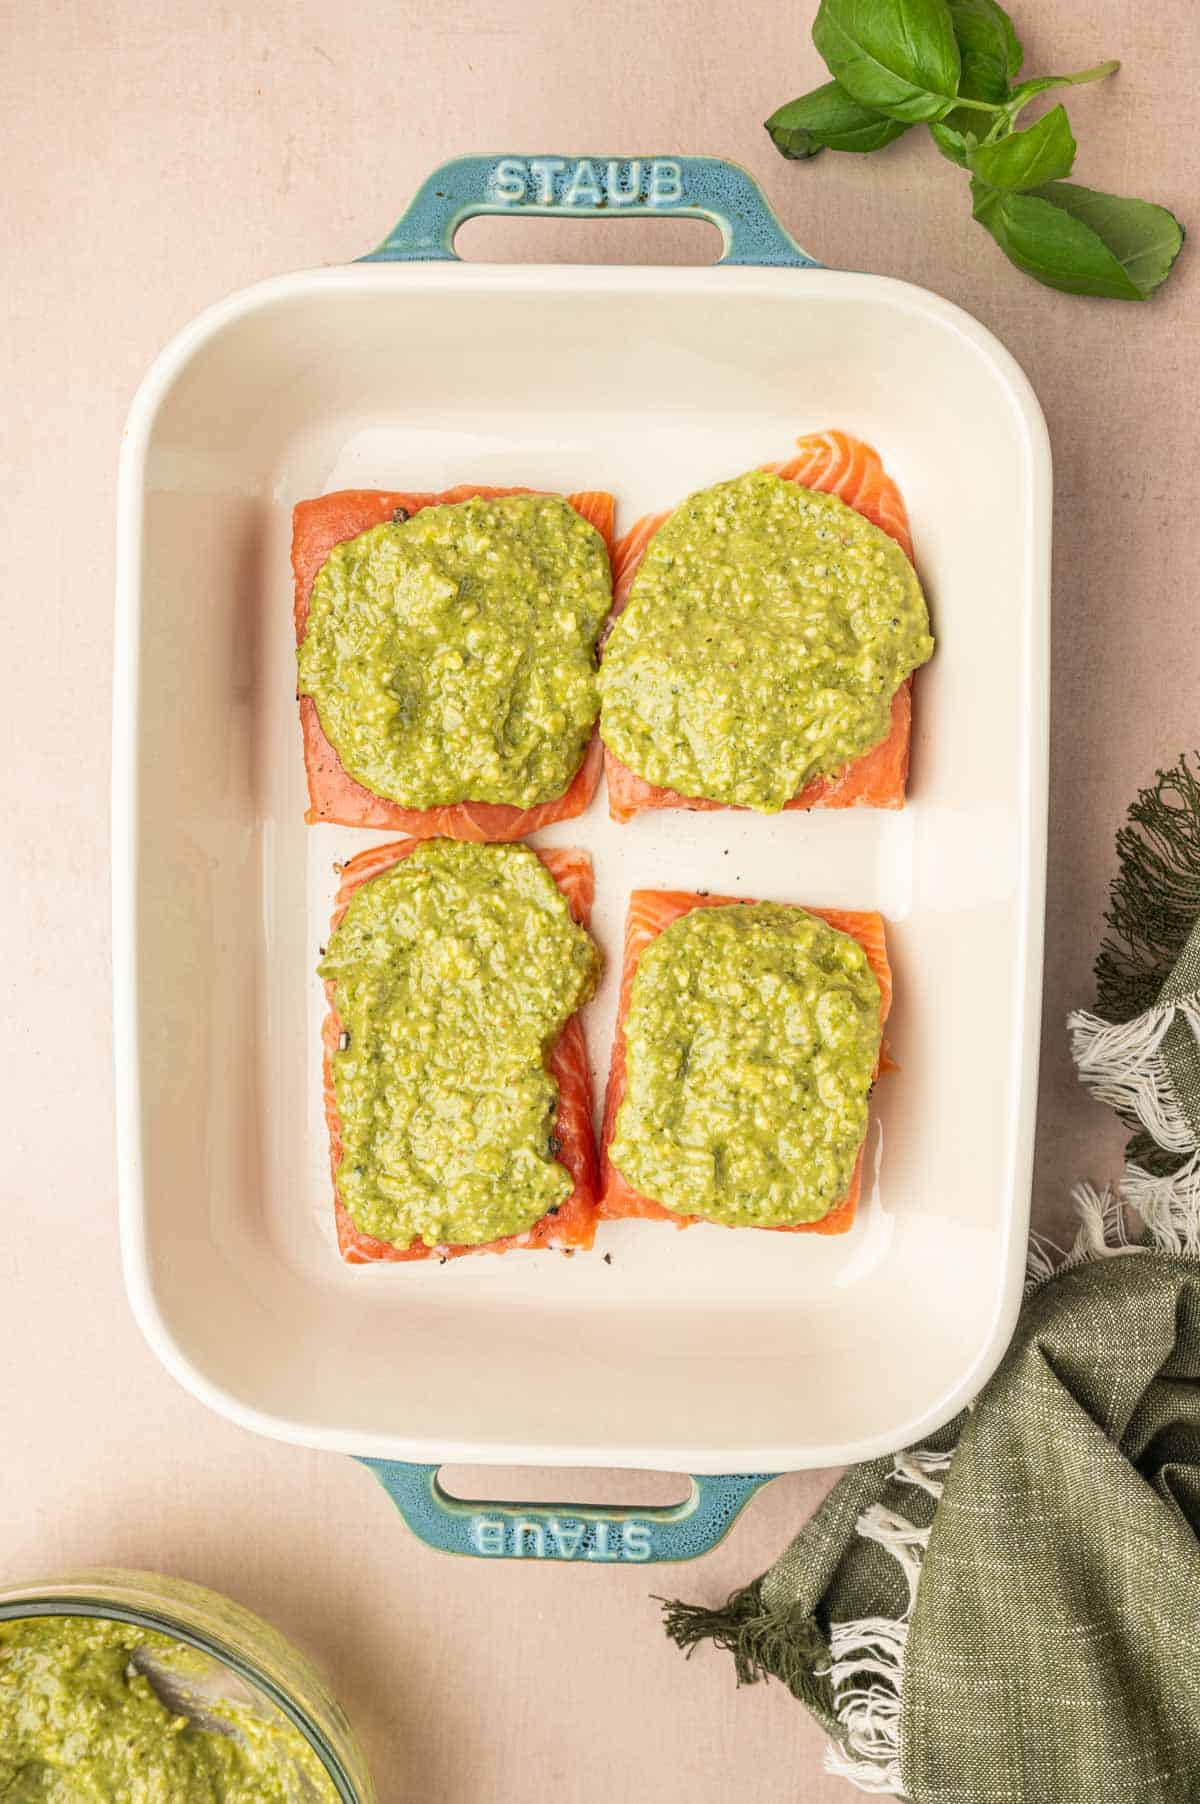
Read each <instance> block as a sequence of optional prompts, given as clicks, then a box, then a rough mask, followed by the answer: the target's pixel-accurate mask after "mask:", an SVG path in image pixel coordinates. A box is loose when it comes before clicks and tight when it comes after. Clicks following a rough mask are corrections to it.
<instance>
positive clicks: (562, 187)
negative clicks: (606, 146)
mask: <svg viewBox="0 0 1200 1804" xmlns="http://www.w3.org/2000/svg"><path fill="white" fill-rule="evenodd" d="M488 193H489V197H490V198H491V199H492V200H493V201H496V202H498V203H499V204H500V205H501V206H505V207H522V206H527V205H529V204H530V203H532V204H533V205H534V206H537V207H563V208H570V209H577V210H579V211H581V212H582V211H586V210H587V209H588V208H591V207H631V206H637V205H639V204H640V205H642V206H646V207H675V206H679V205H686V202H687V195H686V192H685V189H684V182H683V164H682V163H680V162H679V161H678V160H677V159H676V158H674V157H606V158H604V159H603V160H601V159H598V158H593V157H580V158H578V159H577V160H574V161H568V160H567V158H565V157H501V158H500V159H499V161H498V162H497V164H496V166H495V168H494V169H493V171H492V173H491V176H490V178H489V181H488Z"/></svg>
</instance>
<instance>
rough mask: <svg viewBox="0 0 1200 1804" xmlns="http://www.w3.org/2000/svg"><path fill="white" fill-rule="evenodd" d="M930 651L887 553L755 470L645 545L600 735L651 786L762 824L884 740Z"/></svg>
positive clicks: (830, 508) (871, 537) (868, 535)
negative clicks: (906, 686)
mask: <svg viewBox="0 0 1200 1804" xmlns="http://www.w3.org/2000/svg"><path fill="white" fill-rule="evenodd" d="M932 653H933V639H932V638H931V636H930V632H929V614H928V610H927V608H926V605H925V597H924V595H923V594H922V592H921V585H920V583H919V582H918V581H917V577H916V573H915V571H914V570H913V567H912V565H911V564H910V563H909V561H908V559H907V558H906V557H905V555H904V553H903V552H902V551H901V549H900V547H899V546H898V545H897V544H896V543H895V541H894V540H893V539H891V538H889V537H888V535H887V533H885V532H883V531H881V530H880V528H879V527H877V526H874V525H872V523H871V522H870V521H869V520H865V519H864V518H863V517H862V515H861V514H858V513H855V511H854V509H853V508H850V507H847V506H846V504H845V503H844V502H843V501H840V500H838V498H837V497H836V496H835V495H825V494H818V493H816V492H815V491H813V490H811V489H804V488H801V487H799V485H798V484H796V483H794V482H785V481H784V480H783V479H782V478H781V477H779V476H775V475H772V474H770V473H769V472H767V471H762V470H757V471H753V472H752V473H751V474H750V475H748V476H739V477H736V478H735V479H734V480H733V481H732V482H722V483H718V484H717V486H716V487H715V488H711V489H702V490H701V491H700V492H699V493H698V494H695V495H692V496H691V497H690V498H689V499H688V500H687V501H685V502H684V503H683V504H682V506H681V507H679V508H677V509H676V511H675V512H674V513H673V514H672V515H671V517H670V519H669V520H667V521H666V522H665V523H664V524H663V525H662V526H661V527H660V528H659V530H658V531H657V532H656V533H655V535H654V537H653V538H652V539H651V541H650V545H649V548H648V549H647V551H646V555H645V557H644V559H643V561H642V564H641V566H640V568H639V570H638V572H637V575H636V576H635V577H634V580H633V586H632V588H631V590H630V594H629V601H628V603H627V605H626V607H625V610H624V612H623V613H622V614H621V615H620V617H619V618H618V620H617V622H616V624H615V626H614V627H613V630H612V633H611V635H610V636H609V639H608V643H607V644H606V646H605V648H604V661H603V664H602V666H601V671H600V689H601V697H602V706H601V715H600V731H601V735H602V737H603V739H604V743H605V744H606V745H607V746H608V747H609V748H610V750H611V751H613V752H614V753H615V754H616V756H617V757H618V758H619V759H620V760H621V762H622V763H623V764H625V765H627V766H628V767H629V769H630V770H632V771H636V772H637V774H638V775H639V776H642V777H645V778H646V779H647V780H648V781H649V782H651V783H659V784H663V785H665V786H666V787H667V788H669V789H673V790H675V791H676V792H677V793H678V794H680V795H684V796H696V797H706V798H708V799H709V800H712V801H715V802H725V803H728V804H731V805H736V806H740V807H746V808H756V809H759V810H761V811H762V812H763V813H768V814H769V813H774V812H776V811H777V810H778V809H780V808H782V807H783V805H784V803H785V802H788V801H790V800H791V799H792V797H793V796H796V795H799V793H800V792H801V790H803V789H804V788H805V786H806V785H807V784H808V783H810V782H811V781H812V780H813V778H815V777H818V776H824V775H829V774H832V773H833V772H834V771H837V770H840V769H841V768H842V766H843V765H846V764H848V763H850V761H851V760H852V759H855V758H858V757H860V756H861V755H862V754H863V753H864V752H867V751H869V750H870V749H871V747H872V746H874V745H877V744H878V743H879V742H880V741H881V740H883V739H885V738H886V737H887V734H888V731H889V728H890V725H891V709H892V699H893V697H894V696H895V693H896V691H897V689H898V688H899V686H900V684H901V683H902V682H903V681H904V679H905V678H906V677H907V676H909V675H910V674H911V673H912V671H914V670H915V669H916V668H917V666H918V665H920V664H923V663H925V661H926V660H927V659H928V658H929V657H930V656H931V655H932Z"/></svg>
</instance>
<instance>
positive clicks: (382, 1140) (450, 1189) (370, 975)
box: [319, 840, 599, 1246]
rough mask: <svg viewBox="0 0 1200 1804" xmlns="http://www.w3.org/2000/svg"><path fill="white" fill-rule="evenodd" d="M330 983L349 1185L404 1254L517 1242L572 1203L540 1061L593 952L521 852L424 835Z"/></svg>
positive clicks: (538, 866)
mask: <svg viewBox="0 0 1200 1804" xmlns="http://www.w3.org/2000/svg"><path fill="white" fill-rule="evenodd" d="M319 970H320V974H321V976H322V977H324V978H326V979H332V980H333V982H334V983H335V984H336V986H337V988H336V991H335V993H334V1002H335V1006H336V1009H337V1013H338V1017H339V1019H340V1021H341V1023H342V1030H343V1031H342V1043H341V1047H340V1049H339V1050H338V1051H336V1052H335V1053H334V1054H333V1084H334V1094H335V1097H336V1100H337V1107H338V1114H339V1116H340V1119H341V1131H342V1142H343V1149H344V1150H343V1154H342V1159H341V1163H340V1165H339V1167H338V1180H337V1181H338V1189H339V1191H340V1193H341V1197H342V1201H343V1203H344V1205H345V1207H346V1208H347V1210H348V1211H349V1213H350V1215H351V1216H352V1217H353V1219H354V1221H355V1223H356V1225H357V1226H358V1227H359V1228H360V1229H361V1230H362V1231H363V1232H364V1233H366V1234H371V1235H374V1236H375V1237H376V1238H377V1239H379V1240H385V1241H391V1242H392V1243H393V1244H394V1245H396V1246H409V1245H411V1244H413V1242H414V1241H417V1240H423V1241H424V1242H425V1244H426V1245H427V1246H478V1245H481V1244H483V1243H485V1242H487V1241H491V1240H496V1239H499V1238H501V1237H503V1236H505V1235H509V1234H520V1233H523V1232H524V1231H525V1230H526V1229H527V1228H531V1227H532V1226H533V1225H534V1223H535V1222H537V1221H540V1220H541V1218H542V1216H544V1215H545V1214H546V1212H547V1211H548V1210H550V1209H553V1208H556V1207H558V1206H559V1205H560V1204H561V1203H563V1202H564V1201H565V1200H566V1198H567V1197H568V1196H569V1195H570V1192H571V1178H570V1176H569V1174H568V1172H567V1171H566V1169H565V1168H564V1166H562V1165H561V1164H560V1163H559V1162H558V1160H557V1159H556V1158H555V1152H556V1150H557V1148H556V1145H555V1143H554V1140H553V1129H554V1119H555V1109H556V1105H557V1101H558V1085H557V1083H556V1082H555V1080H554V1078H553V1077H552V1076H551V1075H550V1073H549V1072H548V1070H547V1069H546V1060H547V1056H548V1054H549V1052H550V1050H551V1048H552V1046H553V1043H554V1041H555V1040H556V1039H557V1037H558V1034H559V1032H560V1031H561V1029H562V1027H563V1026H564V1025H565V1023H566V1022H567V1020H568V1019H569V1018H570V1016H571V1015H573V1014H574V1013H575V1011H576V1009H577V1008H579V1007H580V1006H581V1004H582V1003H584V1002H586V1001H587V999H588V997H589V996H590V995H591V994H592V991H593V990H594V988H595V985H596V979H597V976H598V972H599V954H598V953H597V951H596V947H595V945H594V944H593V942H592V940H591V939H590V937H589V936H588V934H587V933H585V932H584V930H583V928H582V927H579V926H578V925H577V924H576V923H575V921H574V920H573V919H572V916H571V912H570V909H569V907H568V905H567V900H566V898H565V896H564V895H563V893H562V891H561V890H560V889H559V888H558V885H557V884H556V883H555V881H554V879H553V878H552V877H551V875H550V873H549V872H548V871H547V870H546V867H545V866H544V865H543V864H542V862H541V860H540V859H539V858H537V857H536V856H535V855H534V853H532V852H531V851H529V850H528V848H527V847H525V846H520V845H474V844H470V843H458V842H455V841H452V840H428V841H426V842H425V843H424V844H422V845H419V846H418V847H417V848H416V850H415V851H414V852H413V853H412V854H411V855H410V856H409V857H407V858H405V859H402V860H401V861H400V862H399V863H397V864H394V865H392V866H391V867H390V868H389V869H388V870H386V871H384V872H382V873H381V874H380V875H379V876H377V877H372V878H371V879H370V880H369V881H368V882H366V883H364V884H363V885H362V887H361V888H360V889H358V890H356V891H355V893H354V895H353V896H352V897H351V900H350V904H349V907H348V908H347V910H346V913H345V915H344V916H343V918H342V920H341V922H340V923H339V925H338V926H337V928H336V929H335V930H334V932H333V935H332V937H331V938H330V942H329V948H328V952H327V954H326V956H325V958H324V959H323V961H322V963H321V965H320V966H319Z"/></svg>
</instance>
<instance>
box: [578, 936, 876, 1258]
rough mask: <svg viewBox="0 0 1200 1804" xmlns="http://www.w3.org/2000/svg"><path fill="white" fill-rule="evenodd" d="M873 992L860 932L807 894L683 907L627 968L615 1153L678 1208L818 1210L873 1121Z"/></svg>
mask: <svg viewBox="0 0 1200 1804" xmlns="http://www.w3.org/2000/svg"><path fill="white" fill-rule="evenodd" d="M879 1007H880V992H879V983H878V980H877V979H876V977H875V974H874V972H873V971H872V969H871V966H870V963H869V961H868V959H867V955H866V953H865V951H864V950H863V948H862V946H860V945H859V943H858V941H857V940H856V939H854V938H852V937H851V935H849V934H846V933H840V932H838V931H837V930H836V929H835V928H833V927H830V926H829V925H828V924H827V923H826V922H824V921H822V920H819V919H818V918H817V917H816V916H814V915H810V914H808V913H806V912H805V910H803V909H800V908H790V907H787V906H785V905H782V904H779V903H773V902H758V903H753V904H750V905H741V904H736V903H735V904H730V905H729V906H727V907H724V906H722V907H711V908H695V909H692V910H691V912H690V913H688V914H686V915H681V916H679V917H678V918H677V919H676V920H674V921H672V922H671V923H670V924H669V926H667V927H666V928H664V930H663V931H662V933H660V934H659V935H657V937H656V938H655V939H653V940H651V941H650V943H649V944H648V945H647V946H646V947H645V949H644V950H643V952H642V954H641V956H640V958H639V959H638V964H637V969H636V971H635V973H634V978H633V984H632V988H631V992H630V1000H629V1010H628V1014H627V1016H626V1021H625V1050H626V1061H627V1074H626V1089H625V1095H624V1099H623V1100H622V1103H621V1107H620V1109H619V1110H618V1112H617V1119H616V1124H615V1129H614V1137H613V1141H612V1145H611V1147H610V1149H609V1153H610V1157H611V1158H612V1161H613V1163H614V1165H616V1167H617V1169H618V1170H619V1171H620V1172H621V1173H622V1175H623V1176H624V1177H625V1178H626V1180H627V1181H628V1182H629V1183H630V1184H632V1185H633V1187H634V1189H635V1190H637V1191H639V1192H640V1193H641V1194H642V1195H643V1196H646V1197H649V1198H651V1199H652V1200H653V1201H654V1202H657V1203H661V1204H662V1206H663V1207H664V1208H666V1209H673V1210H677V1211H678V1212H679V1213H680V1214H683V1215H698V1216H702V1217H704V1218H705V1219H706V1220H708V1221H713V1222H720V1223H723V1224H724V1225H726V1226H727V1227H742V1228H770V1227H785V1226H789V1225H794V1224H798V1223H802V1222H813V1221H819V1220H820V1219H821V1217H822V1216H823V1215H827V1214H828V1213H829V1211H830V1209H831V1208H832V1207H833V1206H834V1205H835V1204H836V1203H838V1202H840V1201H841V1200H842V1198H843V1197H844V1196H845V1194H846V1192H847V1190H848V1189H849V1187H850V1180H851V1178H852V1176H853V1174H854V1167H855V1163H856V1161H857V1158H858V1153H859V1148H860V1146H861V1145H862V1141H863V1137H864V1135H865V1133H866V1130H867V1098H868V1095H869V1092H870V1088H871V1083H872V1081H873V1078H874V1075H875V1070H876V1066H877V1064H878V1060H879V1049H880V1042H881V1027H880V1020H879Z"/></svg>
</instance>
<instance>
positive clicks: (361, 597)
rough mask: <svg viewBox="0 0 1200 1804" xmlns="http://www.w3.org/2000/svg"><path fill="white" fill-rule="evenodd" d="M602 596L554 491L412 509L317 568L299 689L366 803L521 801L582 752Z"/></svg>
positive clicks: (593, 567) (597, 576)
mask: <svg viewBox="0 0 1200 1804" xmlns="http://www.w3.org/2000/svg"><path fill="white" fill-rule="evenodd" d="M611 601H612V583H611V576H610V571H609V562H608V552H607V548H606V546H605V544H604V540H603V539H602V538H601V536H600V534H599V533H598V532H597V531H596V529H595V528H594V527H593V526H590V525H589V524H588V522H587V521H586V520H583V519H581V518H580V516H579V515H578V514H577V513H576V512H575V510H574V509H573V508H572V507H570V506H568V504H567V503H566V502H565V501H564V500H562V499H561V498H560V497H558V496H555V495H504V496H498V497H495V498H493V499H486V498H482V497H477V498H474V499H472V500H469V501H458V502H454V503H452V504H449V505H445V506H440V507H426V508H422V509H421V510H420V512H419V513H416V514H414V515H413V517H412V518H411V519H410V520H406V521H402V522H400V523H398V524H385V525H382V526H373V527H371V528H370V529H369V530H368V531H367V532H363V533H359V535H358V536H357V538H353V539H348V540H346V541H345V543H343V544H341V545H337V546H335V547H334V549H333V551H332V552H331V553H330V554H329V557H328V558H327V559H326V561H325V563H324V564H323V565H322V566H321V569H320V570H319V571H318V572H317V576H316V580H315V581H314V583H313V588H312V595H311V598H310V601H309V611H308V622H307V625H306V628H305V634H304V639H303V642H302V643H301V645H300V648H299V653H298V659H299V686H300V692H301V694H303V695H308V696H311V697H312V699H313V702H314V703H315V705H316V709H317V714H318V717H319V718H320V722H321V726H322V728H323V730H324V732H325V735H326V737H327V738H328V740H329V741H330V743H331V745H332V746H333V747H334V749H335V751H336V752H337V754H338V757H339V758H340V760H341V762H342V765H343V766H344V768H345V769H346V771H347V772H348V773H349V774H350V775H351V776H352V777H354V778H355V779H356V780H357V781H358V782H360V783H362V784H364V785H365V786H366V787H367V788H368V789H370V790H372V791H374V793H375V794H376V795H381V796H386V797H388V798H389V799H390V800H392V801H395V802H399V803H401V804H402V805H403V806H405V807H409V808H431V807H436V806H441V805H445V804H450V803H455V802H466V801H471V802H501V803H511V804H512V805H513V806H515V807H519V808H528V807H532V806H533V805H534V804H535V803H538V802H548V801H552V800H553V799H554V798H555V797H556V796H560V795H561V794H562V793H563V791H564V790H565V789H566V788H567V787H568V785H569V784H570V782H571V779H572V777H573V776H574V775H575V772H576V771H577V769H578V768H579V765H580V763H581V761H582V759H583V755H584V752H585V750H586V747H587V742H588V738H589V736H590V734H591V731H592V728H593V726H594V724H595V719H596V713H597V710H598V707H599V696H598V692H597V687H596V657H595V648H596V638H597V635H598V633H599V631H600V628H601V626H602V625H603V623H604V620H605V618H606V616H607V614H608V610H609V607H610V605H611Z"/></svg>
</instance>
